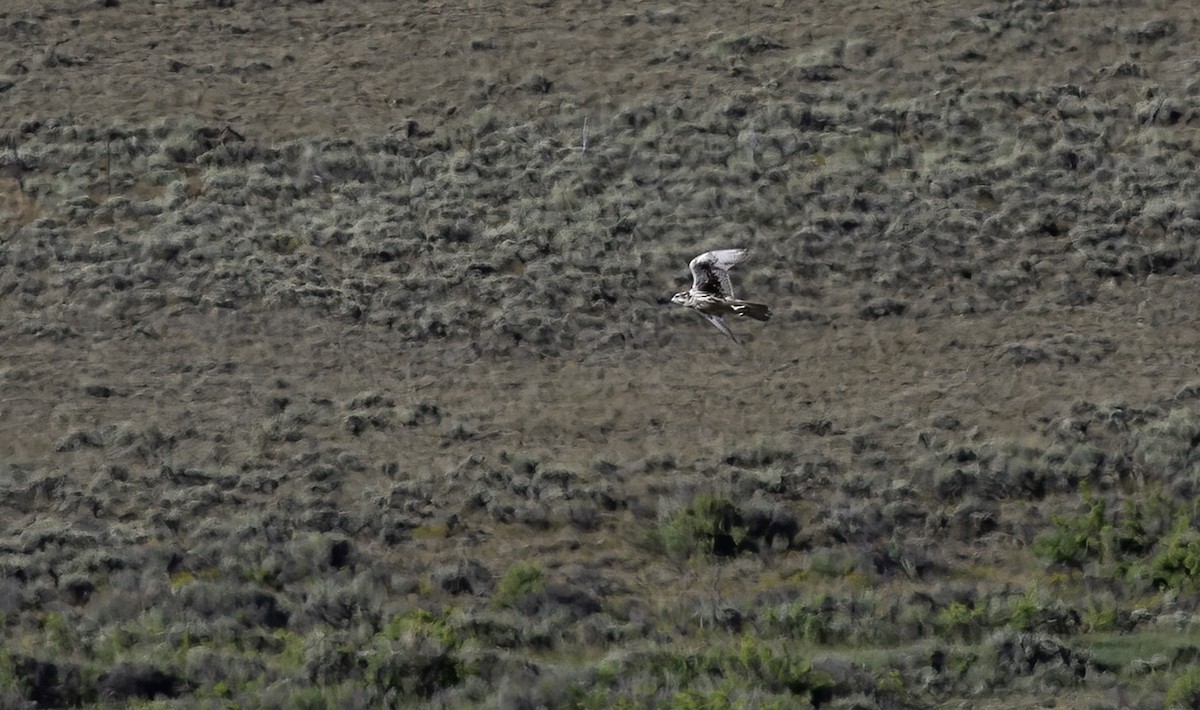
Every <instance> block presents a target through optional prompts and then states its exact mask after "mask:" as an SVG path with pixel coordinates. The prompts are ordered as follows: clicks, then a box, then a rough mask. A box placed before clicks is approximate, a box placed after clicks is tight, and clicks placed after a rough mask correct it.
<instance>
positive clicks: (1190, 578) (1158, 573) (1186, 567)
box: [1151, 514, 1200, 590]
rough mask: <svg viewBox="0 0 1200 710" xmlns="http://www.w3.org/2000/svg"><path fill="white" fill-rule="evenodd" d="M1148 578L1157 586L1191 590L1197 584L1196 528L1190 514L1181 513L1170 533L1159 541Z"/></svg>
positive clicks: (1199, 536)
mask: <svg viewBox="0 0 1200 710" xmlns="http://www.w3.org/2000/svg"><path fill="white" fill-rule="evenodd" d="M1159 548H1160V551H1159V553H1158V554H1157V555H1155V557H1154V560H1153V562H1152V563H1151V568H1152V570H1153V572H1152V577H1151V579H1152V580H1153V581H1154V583H1155V584H1156V585H1158V586H1160V587H1167V588H1170V589H1186V590H1194V589H1196V588H1197V587H1200V531H1197V530H1196V528H1195V525H1194V524H1193V522H1192V518H1191V516H1190V515H1187V514H1181V515H1179V516H1178V517H1177V518H1176V520H1175V527H1174V528H1173V529H1172V530H1171V532H1170V534H1169V535H1168V536H1167V537H1166V538H1165V539H1163V540H1161V541H1160V542H1159Z"/></svg>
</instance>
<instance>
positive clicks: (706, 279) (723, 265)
mask: <svg viewBox="0 0 1200 710" xmlns="http://www.w3.org/2000/svg"><path fill="white" fill-rule="evenodd" d="M745 258H746V250H745V249H718V250H716V251H708V252H704V253H703V254H701V255H700V256H698V257H696V258H695V259H692V262H691V263H690V264H688V267H689V268H690V269H691V270H692V287H691V288H690V289H688V290H687V291H680V292H679V293H677V294H675V295H674V296H672V297H671V303H678V304H679V305H681V306H686V307H688V308H694V309H696V310H697V311H698V312H699V313H700V315H702V316H704V317H705V318H707V319H708V321H709V322H710V323H712V324H713V325H715V326H716V327H717V330H719V331H721V332H722V333H724V334H725V335H728V336H729V337H730V338H731V339H732V340H733V342H735V343H738V345H741V343H740V342H738V339H737V338H736V337H735V336H734V334H733V331H732V330H730V329H729V326H728V325H725V319H724V318H722V316H724V315H727V314H733V315H738V316H749V317H751V318H753V319H755V320H761V321H765V320H769V319H770V318H771V309H770V307H768V306H767V305H765V304H762V303H751V302H750V301H740V300H738V299H737V298H734V295H733V284H732V283H731V282H730V281H729V270H730V269H731V268H733V266H734V264H737V263H738V262H740V261H742V260H743V259H745Z"/></svg>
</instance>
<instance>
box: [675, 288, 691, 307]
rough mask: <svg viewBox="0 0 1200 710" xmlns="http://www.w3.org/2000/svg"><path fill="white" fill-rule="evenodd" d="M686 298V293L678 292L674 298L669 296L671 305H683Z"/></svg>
mask: <svg viewBox="0 0 1200 710" xmlns="http://www.w3.org/2000/svg"><path fill="white" fill-rule="evenodd" d="M687 297H688V292H687V291H680V292H679V293H677V294H675V295H674V296H671V303H678V304H681V305H682V304H685V303H687Z"/></svg>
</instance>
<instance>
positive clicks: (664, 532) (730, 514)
mask: <svg viewBox="0 0 1200 710" xmlns="http://www.w3.org/2000/svg"><path fill="white" fill-rule="evenodd" d="M657 538H658V541H659V542H660V543H661V545H662V548H663V549H664V550H665V551H666V552H667V553H668V554H670V555H672V556H675V557H691V556H692V555H713V556H715V557H733V556H734V555H737V554H738V553H739V552H741V551H743V550H745V549H748V548H749V547H751V545H750V543H749V541H748V540H747V535H746V526H745V524H744V521H743V518H742V512H741V510H739V509H738V507H737V506H736V505H734V503H733V502H732V501H730V500H729V499H728V498H721V497H718V496H715V495H711V494H703V495H700V496H697V498H696V499H695V500H694V501H692V504H691V505H690V506H688V507H687V508H684V509H683V510H680V511H677V512H675V513H673V514H672V515H671V517H670V518H668V520H667V521H666V522H665V523H662V524H661V525H660V526H659V528H658V531H657Z"/></svg>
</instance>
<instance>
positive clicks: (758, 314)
mask: <svg viewBox="0 0 1200 710" xmlns="http://www.w3.org/2000/svg"><path fill="white" fill-rule="evenodd" d="M730 306H732V307H733V312H734V313H736V314H738V315H739V316H750V317H751V318H753V319H754V320H770V319H771V307H770V306H768V305H766V304H765V303H751V302H749V301H736V302H734V303H731V304H730Z"/></svg>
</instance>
